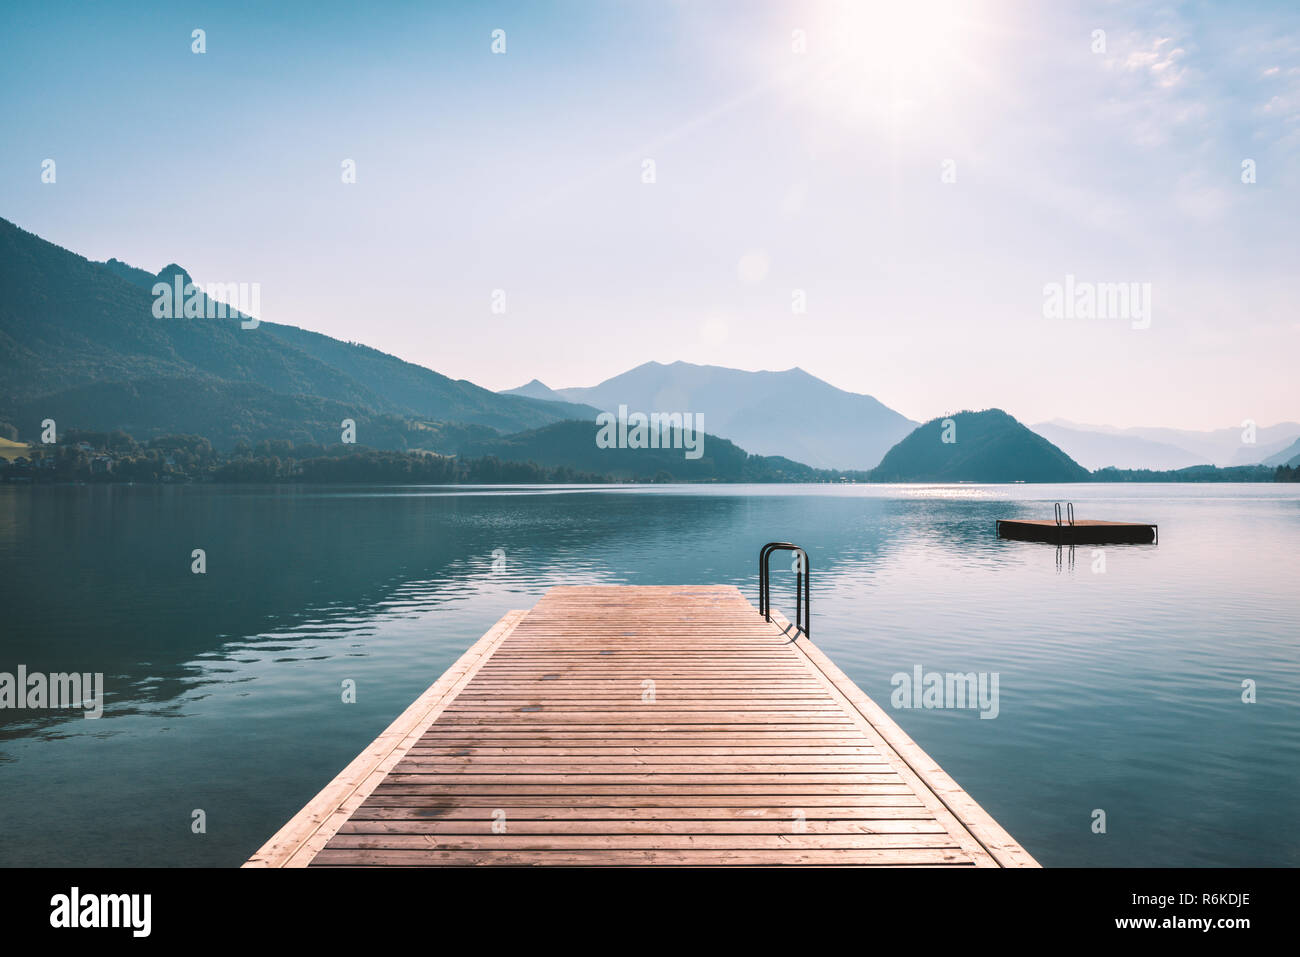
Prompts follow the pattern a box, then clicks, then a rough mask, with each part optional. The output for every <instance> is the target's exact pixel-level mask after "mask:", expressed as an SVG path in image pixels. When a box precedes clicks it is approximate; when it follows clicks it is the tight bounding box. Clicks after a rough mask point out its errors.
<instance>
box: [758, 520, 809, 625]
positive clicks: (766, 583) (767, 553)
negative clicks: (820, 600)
mask: <svg viewBox="0 0 1300 957" xmlns="http://www.w3.org/2000/svg"><path fill="white" fill-rule="evenodd" d="M780 551H786V552H795V553H796V554H797V555H798V556H799V559H800V560H799V567H798V569H796V571H795V580H794V627H795V629H796V637H798V635H797V632H798V631H802V632H803V633H804V636H805V637H812V631H811V628H812V596H811V588H810V583H811V581H812V562H810V561H809V560H808V553H807V552H806V551H804V550H803V549H802V548H800V547H799V546H798V545H795V544H793V543H792V542H768V543H767V544H766V545H764V546H763V547H762V548H761V549H760V550H759V552H758V613H759V614H760V615H762V616H763V618H764V619H766V620H767V621H771V620H772V581H771V578H772V574H771V569H770V568H769V567H768V566H769V562H770V561H771V558H772V553H773V552H780Z"/></svg>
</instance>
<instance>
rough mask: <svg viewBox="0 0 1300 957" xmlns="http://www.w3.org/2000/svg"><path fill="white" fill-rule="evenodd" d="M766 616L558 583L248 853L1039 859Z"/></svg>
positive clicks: (274, 857) (623, 861)
mask: <svg viewBox="0 0 1300 957" xmlns="http://www.w3.org/2000/svg"><path fill="white" fill-rule="evenodd" d="M773 619H774V620H773V621H771V622H768V621H765V620H764V619H763V617H762V616H761V615H759V613H758V612H757V610H756V609H755V608H754V606H753V605H752V604H750V603H749V602H748V601H747V600H746V599H745V598H744V597H743V596H742V595H741V593H740V592H739V591H738V590H737V589H736V588H734V587H730V586H681V587H666V586H665V587H591V588H586V587H581V588H579V587H561V588H553V589H551V590H550V591H549V592H547V594H546V595H545V596H544V597H543V598H542V600H541V601H539V602H538V603H537V605H536V606H535V607H534V608H533V609H532V610H531V611H528V612H522V611H512V612H510V613H509V614H507V615H506V616H505V617H504V618H503V619H502V620H501V621H500V622H498V623H497V625H496V626H495V627H494V628H493V629H492V630H491V631H489V632H488V633H487V634H486V635H484V636H483V637H482V638H481V639H480V640H479V641H478V642H477V643H476V644H475V645H474V646H473V647H472V648H470V649H469V651H467V652H466V653H465V655H464V656H463V657H461V659H460V660H459V661H457V662H456V664H455V665H453V666H452V668H451V669H450V670H448V671H447V673H446V674H444V675H443V676H442V677H441V678H439V679H438V681H437V682H435V683H434V685H433V686H432V687H431V688H429V689H428V691H426V692H425V693H424V694H423V695H422V696H421V697H420V698H419V699H418V700H417V701H416V702H415V703H414V704H412V705H411V706H410V708H408V709H407V711H406V712H405V713H404V714H403V715H402V716H401V717H400V718H398V719H397V721H395V722H394V723H393V725H392V726H391V727H390V728H389V729H388V730H387V731H385V732H384V733H383V734H381V735H380V736H379V737H378V738H377V739H376V740H375V741H374V743H373V744H371V745H370V747H368V748H367V749H366V750H365V751H364V752H363V753H362V754H361V755H360V756H359V757H357V758H356V759H355V760H354V761H353V762H352V763H351V764H350V765H348V767H347V768H345V769H344V770H343V772H342V773H340V774H339V775H338V777H336V778H335V779H334V781H332V782H331V783H330V784H329V785H327V786H326V787H325V789H324V790H323V791H321V792H320V794H318V795H317V796H316V797H315V798H314V799H313V800H312V801H311V802H310V803H308V804H307V806H306V807H304V808H303V809H302V811H301V812H299V813H298V814H297V815H296V816H295V817H294V818H293V819H292V820H291V821H289V823H288V824H286V825H285V826H284V827H283V828H281V830H280V831H279V832H278V833H277V834H276V835H275V836H274V837H272V838H271V840H270V841H268V842H267V843H266V845H265V846H263V847H262V848H261V850H259V851H258V852H257V853H256V854H255V855H253V857H252V858H251V859H250V860H249V861H248V863H247V864H246V865H245V866H253V867H284V866H289V867H297V866H305V865H309V864H310V865H313V866H318V867H321V866H323V867H356V866H371V867H411V866H417V867H427V866H443V865H453V866H455V865H482V864H501V865H536V864H553V865H568V866H575V865H647V864H659V865H674V866H693V865H712V866H717V865H741V866H750V865H777V864H793V865H892V866H899V865H926V866H930V865H958V866H984V867H997V866H1010V867H1034V866H1037V864H1036V862H1035V861H1034V859H1033V858H1032V857H1031V856H1030V855H1029V854H1028V853H1026V852H1025V850H1024V849H1023V848H1022V847H1021V846H1020V845H1019V844H1017V843H1016V842H1015V840H1014V839H1012V837H1011V836H1010V835H1009V834H1007V832H1006V831H1004V830H1003V829H1002V828H1001V827H1000V826H999V825H998V823H997V822H996V821H994V820H993V818H991V817H990V816H989V815H988V814H987V813H986V812H985V811H984V810H983V809H982V808H980V806H979V805H978V804H976V803H975V801H974V799H973V798H971V797H970V795H968V794H967V793H966V792H965V791H963V790H962V789H961V788H960V787H958V785H957V783H956V782H955V781H953V779H952V778H950V777H949V776H948V775H947V774H945V773H944V771H943V770H942V769H941V768H940V767H939V766H938V765H936V764H935V763H934V761H933V760H931V758H930V757H928V756H927V755H926V754H925V752H924V751H922V750H921V749H920V748H919V747H918V746H917V745H916V744H915V742H913V741H912V740H911V739H910V738H909V737H908V736H907V735H906V734H904V733H903V731H902V729H900V728H899V727H898V725H897V724H895V723H894V721H893V720H892V719H891V718H890V717H889V716H888V715H887V714H885V712H884V711H882V710H881V709H880V707H878V706H877V705H876V704H875V703H874V702H873V701H872V700H871V699H870V698H868V697H867V696H866V695H865V694H863V693H862V692H861V691H860V690H859V689H858V688H857V687H856V686H855V685H854V684H853V683H852V682H851V681H850V680H849V679H848V678H847V677H846V676H845V675H844V674H843V672H841V671H840V670H839V669H838V668H836V667H835V665H834V664H832V663H831V662H830V660H829V659H828V658H827V657H826V656H825V655H824V654H822V653H821V651H819V650H818V649H817V648H816V646H814V645H813V644H812V643H811V642H810V641H809V640H808V639H807V637H806V636H804V635H802V634H797V633H796V632H795V630H794V628H793V627H792V626H791V625H790V624H789V622H788V621H786V620H785V619H784V618H782V617H781V616H780V615H779V614H776V613H774V614H773Z"/></svg>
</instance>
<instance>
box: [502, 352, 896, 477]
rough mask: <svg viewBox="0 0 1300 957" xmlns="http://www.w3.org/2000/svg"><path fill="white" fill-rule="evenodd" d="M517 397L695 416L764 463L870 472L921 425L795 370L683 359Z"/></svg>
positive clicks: (528, 389)
mask: <svg viewBox="0 0 1300 957" xmlns="http://www.w3.org/2000/svg"><path fill="white" fill-rule="evenodd" d="M539 388H546V387H545V386H541V384H540V383H537V384H536V385H534V383H529V384H528V385H526V386H521V387H520V388H518V389H511V390H509V393H510V394H513V395H525V396H529V397H532V398H551V399H558V400H563V401H567V402H578V403H584V404H586V405H590V406H594V407H595V408H597V409H602V410H605V411H614V410H615V409H617V408H618V407H619V406H620V405H624V406H627V407H628V409H629V410H631V411H639V412H647V413H649V412H692V413H697V414H699V415H702V416H703V417H704V422H705V428H706V430H707V431H708V433H709V434H710V435H718V436H722V437H724V438H727V439H730V440H731V441H733V442H735V443H736V444H737V445H739V446H741V447H742V448H745V449H747V450H748V451H750V452H753V453H756V454H759V455H774V456H784V457H786V458H789V459H792V460H794V461H797V462H807V463H809V464H811V465H814V466H816V467H820V468H841V469H868V468H871V467H872V466H873V465H875V464H876V463H878V462H879V461H880V457H881V456H882V455H884V454H885V452H886V451H888V449H889V448H890V446H892V445H893V444H894V443H895V442H897V441H898V440H899V439H900V438H902V437H903V436H904V435H906V434H907V433H908V432H910V431H911V430H912V427H913V426H914V425H915V424H916V423H914V422H913V421H911V420H910V419H908V418H907V417H905V416H902V415H899V414H898V413H897V412H895V411H894V410H892V409H890V408H888V407H887V406H885V405H884V404H882V403H881V402H879V401H878V400H877V399H875V398H873V397H872V396H869V395H865V394H862V393H856V392H846V391H845V390H843V389H838V388H836V387H835V386H833V385H831V384H830V383H828V382H825V381H823V380H822V379H819V378H817V377H816V376H814V375H812V374H810V373H808V372H807V371H805V370H804V369H801V368H799V367H798V366H794V367H792V368H789V369H783V370H779V371H774V370H763V371H759V372H751V371H748V370H744V369H730V368H727V367H725V366H716V365H699V364H696V363H693V362H686V361H685V360H682V359H678V360H676V361H673V362H669V363H664V362H659V361H657V360H653V359H652V360H650V361H648V362H643V363H641V364H640V365H638V366H635V367H634V368H632V369H629V370H627V371H626V372H623V373H621V374H619V375H616V376H613V377H612V378H609V379H606V380H605V381H603V382H601V383H599V384H598V385H594V386H589V387H585V388H570V389H555V390H552V389H547V392H546V394H543V393H541V392H540V391H538V390H539Z"/></svg>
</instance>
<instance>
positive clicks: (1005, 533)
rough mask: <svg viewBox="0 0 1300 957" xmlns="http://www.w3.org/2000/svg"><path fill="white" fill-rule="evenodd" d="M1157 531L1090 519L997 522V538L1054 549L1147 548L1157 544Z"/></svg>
mask: <svg viewBox="0 0 1300 957" xmlns="http://www.w3.org/2000/svg"><path fill="white" fill-rule="evenodd" d="M1158 536H1159V529H1158V527H1157V526H1155V525H1147V524H1144V523H1141V522H1099V521H1095V520H1093V519H1083V520H1080V521H1076V522H1075V523H1074V524H1073V525H1069V524H1061V525H1058V524H1056V522H1051V521H1032V520H1020V519H1017V520H1011V519H1005V518H1004V519H998V537H999V538H1014V539H1018V540H1019V541H1022V542H1051V543H1052V544H1055V545H1146V544H1150V543H1152V542H1155V541H1157V540H1158Z"/></svg>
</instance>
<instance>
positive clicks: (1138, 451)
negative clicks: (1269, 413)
mask: <svg viewBox="0 0 1300 957" xmlns="http://www.w3.org/2000/svg"><path fill="white" fill-rule="evenodd" d="M1030 428H1032V429H1033V430H1034V431H1035V432H1037V433H1038V434H1039V435H1041V436H1043V437H1045V438H1047V439H1049V440H1050V441H1052V442H1054V443H1055V444H1056V445H1058V446H1060V447H1061V449H1062V450H1064V451H1065V452H1067V453H1068V454H1069V455H1070V457H1071V458H1073V459H1075V460H1076V461H1077V462H1079V464H1080V465H1083V466H1084V467H1086V468H1088V469H1093V470H1096V469H1100V468H1107V467H1114V468H1121V469H1181V468H1187V467H1188V466H1192V465H1217V466H1221V467H1230V466H1238V465H1255V464H1260V463H1262V464H1266V465H1282V464H1285V461H1286V460H1281V461H1273V460H1274V459H1275V458H1277V457H1278V455H1279V453H1282V452H1283V451H1284V450H1285V449H1287V448H1289V447H1291V446H1293V445H1294V444H1295V443H1296V441H1297V439H1300V423H1297V422H1281V423H1278V424H1277V425H1270V426H1265V427H1262V428H1258V429H1256V430H1255V433H1254V440H1255V441H1254V442H1247V441H1244V439H1245V438H1246V437H1248V436H1249V434H1250V433H1249V432H1248V430H1247V429H1246V428H1245V427H1244V426H1243V427H1237V428H1223V429H1214V430H1211V431H1206V432H1196V431H1191V430H1187V429H1167V428H1144V427H1140V426H1139V427H1136V428H1127V429H1118V428H1114V427H1113V426H1107V425H1079V424H1077V423H1075V422H1069V421H1066V420H1064V419H1054V420H1052V421H1050V422H1039V423H1038V424H1037V425H1033V426H1030ZM1297 454H1300V448H1296V449H1294V451H1292V453H1291V457H1294V456H1295V455H1297Z"/></svg>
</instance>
